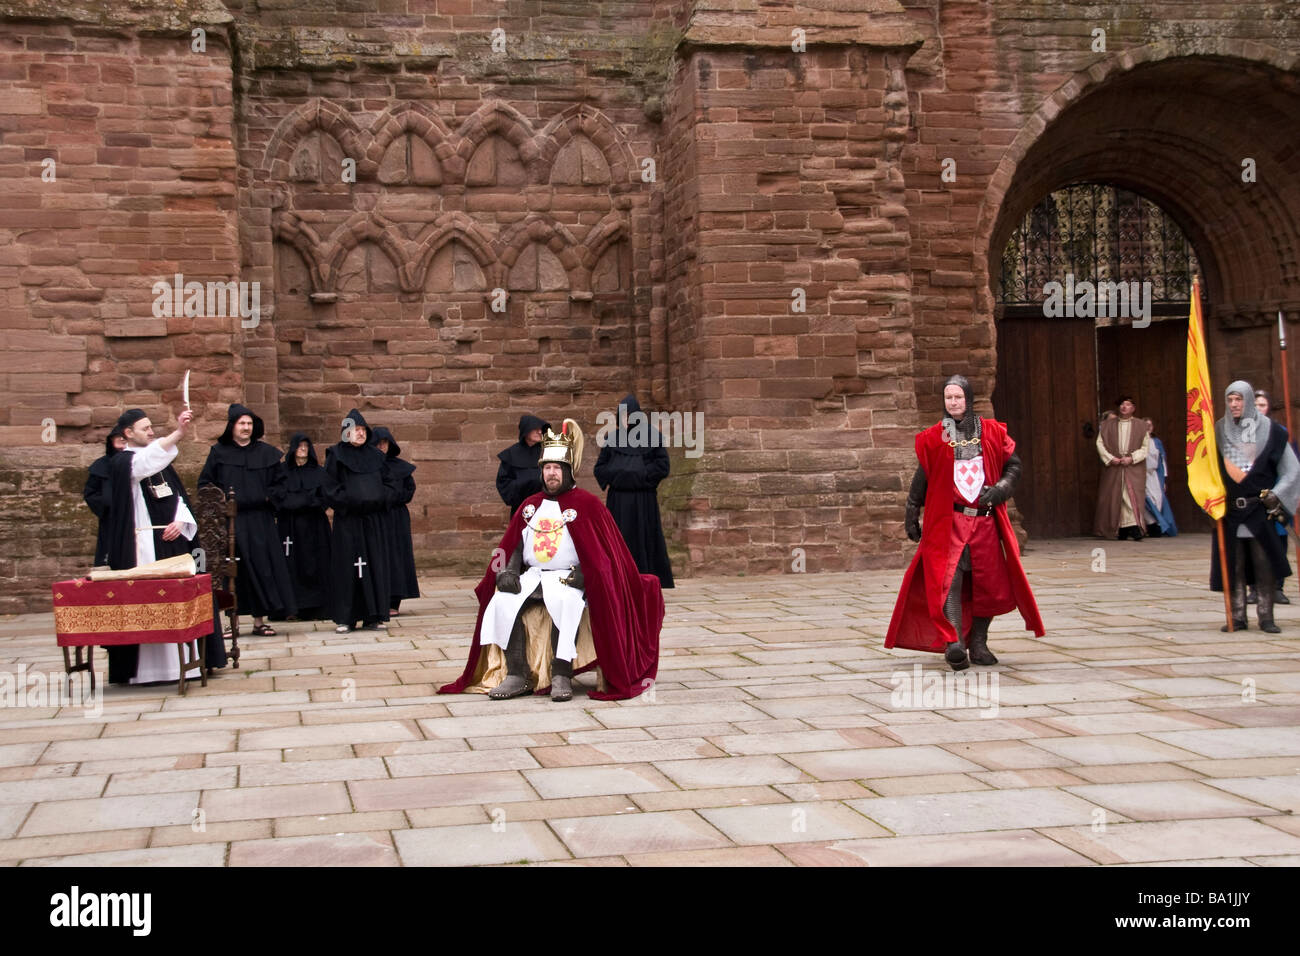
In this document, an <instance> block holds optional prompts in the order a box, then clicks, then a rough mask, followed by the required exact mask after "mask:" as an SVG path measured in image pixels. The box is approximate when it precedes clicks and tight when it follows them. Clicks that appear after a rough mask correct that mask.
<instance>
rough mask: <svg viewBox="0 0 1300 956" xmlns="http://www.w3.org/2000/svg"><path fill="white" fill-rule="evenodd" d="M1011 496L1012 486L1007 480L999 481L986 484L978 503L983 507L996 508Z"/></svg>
mask: <svg viewBox="0 0 1300 956" xmlns="http://www.w3.org/2000/svg"><path fill="white" fill-rule="evenodd" d="M1010 497H1011V486H1010V483H1008V482H1007V481H1005V480H1003V481H999V482H997V483H996V484H992V485H985V486H984V490H983V491H981V492H980V497H979V501H978V502H977V504H978V505H979V506H980V507H981V508H995V507H997V506H998V505H1000V504H1003V503H1005V502H1006V500H1007V499H1008V498H1010Z"/></svg>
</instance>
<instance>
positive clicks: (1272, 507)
mask: <svg viewBox="0 0 1300 956" xmlns="http://www.w3.org/2000/svg"><path fill="white" fill-rule="evenodd" d="M1259 497H1260V498H1261V499H1262V500H1263V502H1264V507H1265V508H1267V509H1268V516H1269V517H1270V518H1272V519H1273V520H1274V521H1281V522H1283V523H1285V522H1286V509H1284V508H1283V507H1282V500H1281V499H1280V498H1278V496H1277V495H1275V494H1273V492H1272V491H1261V492H1260V493H1259Z"/></svg>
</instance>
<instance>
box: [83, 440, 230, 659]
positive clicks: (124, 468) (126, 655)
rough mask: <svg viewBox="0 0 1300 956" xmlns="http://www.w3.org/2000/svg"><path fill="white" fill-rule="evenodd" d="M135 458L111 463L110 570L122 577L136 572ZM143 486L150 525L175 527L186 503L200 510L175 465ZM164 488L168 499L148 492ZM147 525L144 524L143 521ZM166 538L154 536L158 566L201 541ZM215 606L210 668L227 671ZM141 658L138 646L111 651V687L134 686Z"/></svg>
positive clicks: (125, 454) (126, 454) (121, 456)
mask: <svg viewBox="0 0 1300 956" xmlns="http://www.w3.org/2000/svg"><path fill="white" fill-rule="evenodd" d="M134 458H135V454H134V451H133V450H132V449H131V448H130V447H128V448H127V449H126V450H124V451H121V452H118V453H117V454H116V455H114V456H113V457H112V458H110V459H109V462H108V465H109V484H110V489H111V490H110V498H109V506H108V541H107V549H108V551H107V554H108V566H109V567H111V568H113V569H114V570H119V571H120V570H125V569H127V568H133V567H135V538H136V534H135V527H136V526H135V491H134V488H135V485H136V484H137V482H134V481H132V480H131V462H132V461H133V460H134ZM138 484H140V485H142V486H144V487H143V488H142V492H143V494H144V504H145V508H146V509H147V510H148V512H149V523H150V524H152V525H167V524H170V523H171V522H172V521H174V520H175V519H176V502H177V501H184V502H185V506H186V507H187V508H189V509H190V512H191V513H193V511H194V509H193V507H191V505H190V499H189V495H187V494H186V493H185V486H184V485H183V484H181V479H180V477H179V476H178V475H177V474H176V471H175V469H173V468H172V466H171V465H168V466H167V467H166V468H164V469H163V470H162V471H159V472H157V473H155V474H153V475H150V476H148V477H146V478H144V479H142V480H141V481H140V482H138ZM162 484H165V485H167V486H168V487H169V488H170V489H171V494H170V495H168V496H166V497H163V498H156V497H154V495H153V494H151V493H150V491H149V488H148V486H149V485H162ZM141 523H142V524H143V521H142V522H141ZM162 536H163V529H161V528H159V529H157V530H155V531H154V532H153V551H154V560H158V561H161V560H162V559H163V558H172V557H175V556H176V555H178V554H190V553H192V552H193V551H194V550H195V549H196V548H198V547H199V543H198V538H197V535H196V536H195V538H194V539H193V540H190V539H187V538H185V537H183V536H181V537H177V538H176V540H175V541H164V540H163V537H162ZM212 603H213V614H212V628H213V631H212V634H210V635H209V636H208V639H207V640H208V644H207V648H206V653H207V662H208V667H210V668H218V667H225V666H226V644H225V641H223V640H222V637H221V620H220V618H219V617H217V614H216V597H215V596H214V597H213V601H212ZM139 657H140V646H139V645H138V644H122V645H119V646H117V647H110V648H108V682H109V683H110V684H123V683H127V682H129V681H130V680H131V678H132V677H134V676H135V671H136V666H137V664H138V662H139Z"/></svg>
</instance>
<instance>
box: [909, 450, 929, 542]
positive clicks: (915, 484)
mask: <svg viewBox="0 0 1300 956" xmlns="http://www.w3.org/2000/svg"><path fill="white" fill-rule="evenodd" d="M925 489H926V478H925V469H923V468H917V469H916V472H915V473H914V474H913V475H912V486H911V487H910V488H909V489H908V490H907V504H906V505H905V506H904V507H903V530H904V531H905V532H906V533H907V537H908V540H909V541H920V540H921V506H922V505H923V504H924V503H925Z"/></svg>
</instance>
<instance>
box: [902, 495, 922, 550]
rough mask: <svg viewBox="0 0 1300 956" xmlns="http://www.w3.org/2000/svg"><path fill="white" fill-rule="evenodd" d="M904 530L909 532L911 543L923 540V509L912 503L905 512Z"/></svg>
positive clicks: (908, 536) (908, 537) (908, 504)
mask: <svg viewBox="0 0 1300 956" xmlns="http://www.w3.org/2000/svg"><path fill="white" fill-rule="evenodd" d="M903 530H904V531H906V532H907V539H908V540H909V541H920V540H921V509H920V508H918V507H917V506H916V505H914V504H912V502H910V501H909V502H908V503H907V508H906V510H904V512H903Z"/></svg>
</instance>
